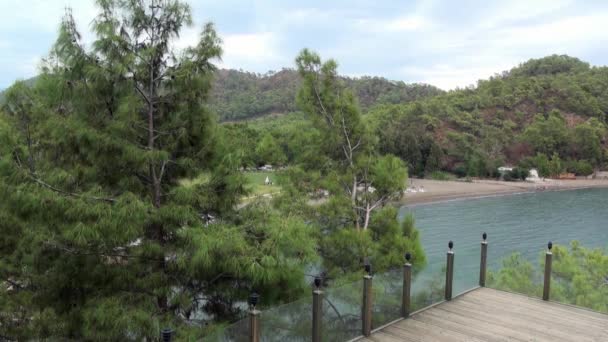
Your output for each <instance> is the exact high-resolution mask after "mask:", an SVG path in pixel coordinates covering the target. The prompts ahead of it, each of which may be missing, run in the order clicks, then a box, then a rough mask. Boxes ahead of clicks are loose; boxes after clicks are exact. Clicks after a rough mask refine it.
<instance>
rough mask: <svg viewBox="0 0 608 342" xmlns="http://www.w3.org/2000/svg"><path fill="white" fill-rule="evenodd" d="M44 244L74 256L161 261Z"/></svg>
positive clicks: (55, 244) (47, 242) (50, 243)
mask: <svg viewBox="0 0 608 342" xmlns="http://www.w3.org/2000/svg"><path fill="white" fill-rule="evenodd" d="M44 244H45V245H47V246H49V247H51V248H54V249H58V250H62V251H64V252H68V253H70V254H74V255H95V256H101V257H108V258H125V259H142V260H150V261H159V260H162V259H160V258H150V257H145V256H139V255H129V254H122V253H107V252H103V251H99V252H83V251H79V250H75V249H72V248H69V247H66V246H61V245H59V244H57V243H53V242H51V241H45V242H44Z"/></svg>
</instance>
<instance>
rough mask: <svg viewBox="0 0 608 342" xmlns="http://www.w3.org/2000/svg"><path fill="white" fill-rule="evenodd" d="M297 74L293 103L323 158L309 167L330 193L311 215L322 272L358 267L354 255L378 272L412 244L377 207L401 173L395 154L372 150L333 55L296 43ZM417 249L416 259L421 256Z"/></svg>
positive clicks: (392, 215) (396, 194) (395, 193)
mask: <svg viewBox="0 0 608 342" xmlns="http://www.w3.org/2000/svg"><path fill="white" fill-rule="evenodd" d="M296 64H297V67H298V71H299V73H300V75H301V77H302V79H303V81H302V86H301V87H300V90H299V92H298V97H297V100H298V105H299V106H300V108H301V109H302V110H303V111H304V112H305V113H306V114H307V115H308V117H309V118H310V120H311V122H312V124H313V126H314V127H315V129H317V130H318V131H319V133H320V134H319V135H320V137H321V140H322V141H321V142H320V143H319V150H318V154H319V155H320V156H323V157H322V160H323V163H319V164H318V165H315V166H312V170H309V171H311V173H315V172H318V173H319V174H320V175H321V177H320V178H321V179H322V184H320V185H321V186H322V187H324V188H326V189H329V192H330V193H331V194H332V195H331V196H330V198H329V199H328V200H327V201H326V203H324V204H323V206H322V207H321V208H320V209H319V210H318V213H316V214H315V219H317V220H318V222H319V225H320V227H321V229H322V231H323V233H324V234H323V235H322V238H321V254H322V255H323V257H324V261H325V265H326V266H327V267H328V268H329V269H330V271H335V270H340V271H342V272H346V273H348V272H350V271H354V270H357V269H361V266H362V262H361V261H362V260H363V259H364V258H366V257H371V258H373V259H374V262H375V264H376V265H377V266H378V268H377V270H378V271H381V270H382V269H386V268H388V267H390V266H393V265H398V264H401V263H402V262H403V260H402V259H403V258H402V256H403V253H405V252H406V249H409V248H412V249H414V246H417V247H415V249H416V251H421V248H419V244H420V241H419V240H418V239H417V238H413V239H411V240H410V238H409V237H407V236H405V235H404V234H403V229H402V227H400V226H399V224H398V222H397V211H396V210H391V209H390V208H387V207H385V206H386V204H387V203H389V202H390V201H392V200H395V199H398V198H400V197H401V191H402V190H403V188H404V187H405V184H406V180H407V169H406V167H405V164H404V163H403V161H402V160H401V159H399V158H397V157H395V156H392V155H389V154H387V155H384V156H379V155H378V154H377V153H376V148H375V141H374V139H373V137H372V135H371V134H370V130H369V128H368V127H367V126H366V124H365V122H364V121H363V119H362V117H361V112H360V109H359V106H358V103H357V100H356V98H355V97H354V95H353V94H352V92H350V91H349V90H348V89H347V88H346V86H345V85H344V83H343V82H342V81H341V80H340V79H339V78H338V76H337V75H338V73H337V63H336V62H335V61H334V60H328V61H325V62H322V61H321V58H320V56H319V55H317V54H316V53H314V52H312V51H310V50H308V49H304V50H302V52H301V53H300V54H299V55H298V57H297V58H296ZM424 260H425V258H424V255H417V258H416V261H417V262H424Z"/></svg>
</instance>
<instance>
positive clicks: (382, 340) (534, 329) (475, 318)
mask: <svg viewBox="0 0 608 342" xmlns="http://www.w3.org/2000/svg"><path fill="white" fill-rule="evenodd" d="M360 341H366V342H369V341H375V342H399V341H406V342H411V341H437V342H445V341H576V342H584V341H602V342H607V341H608V315H604V314H600V313H596V312H592V311H588V310H584V309H579V308H575V307H572V306H568V305H562V304H558V303H554V302H544V301H542V300H540V299H534V298H528V297H525V296H522V295H517V294H511V293H507V292H503V291H497V290H492V289H488V288H479V289H476V290H474V291H471V292H469V293H467V294H465V295H462V296H460V297H457V298H455V299H453V300H452V301H450V302H445V303H442V304H439V305H437V306H435V307H432V308H430V309H428V310H424V311H422V312H419V313H417V314H415V315H413V316H412V317H410V318H408V319H406V320H402V321H399V322H397V323H394V324H392V325H390V326H387V327H385V328H383V329H381V330H380V331H378V332H376V333H374V334H372V336H370V337H369V338H367V339H365V338H364V339H361V340H360Z"/></svg>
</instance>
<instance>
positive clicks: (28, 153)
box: [0, 0, 314, 340]
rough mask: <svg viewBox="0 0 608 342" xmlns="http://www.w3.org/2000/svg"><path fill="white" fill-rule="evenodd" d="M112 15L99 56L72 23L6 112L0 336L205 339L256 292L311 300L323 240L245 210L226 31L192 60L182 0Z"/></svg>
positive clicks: (126, 2)
mask: <svg viewBox="0 0 608 342" xmlns="http://www.w3.org/2000/svg"><path fill="white" fill-rule="evenodd" d="M97 4H98V7H99V15H98V16H97V17H96V19H95V21H94V23H93V29H94V32H95V34H96V40H95V41H94V42H93V43H92V45H91V46H90V48H87V47H85V45H84V43H82V39H81V35H80V33H79V32H78V30H77V28H76V25H75V24H74V19H73V16H72V14H71V12H70V11H68V12H67V13H66V15H65V17H64V19H63V21H62V23H61V29H60V33H59V37H58V39H57V42H56V43H55V45H54V47H53V49H52V51H51V53H50V55H49V56H48V58H46V59H45V61H44V67H43V70H42V71H43V75H42V76H41V77H40V80H39V81H38V83H37V84H36V86H35V88H34V89H33V90H30V89H27V87H24V86H22V85H20V84H17V85H15V86H14V87H13V88H12V89H11V90H10V91H9V94H8V96H7V104H6V106H4V108H3V111H4V114H2V115H0V196H2V197H3V201H2V202H1V203H0V229H1V231H2V232H3V234H2V237H1V238H0V253H1V254H0V280H1V281H2V282H0V284H2V285H1V287H0V327H2V329H1V330H2V331H3V334H5V336H2V337H0V339H1V338H7V339H8V338H12V339H19V340H27V339H39V338H40V339H47V338H51V339H64V338H68V339H76V340H142V339H148V340H150V339H156V338H157V337H158V334H159V331H160V329H161V328H162V327H164V326H165V325H168V326H173V327H178V329H177V330H178V335H179V336H181V337H183V338H186V337H194V336H197V335H200V334H202V333H203V329H202V328H200V327H198V326H197V323H199V322H200V316H201V313H202V312H203V311H206V312H208V313H210V314H211V315H212V316H214V317H218V318H220V319H225V318H230V317H232V316H233V315H234V314H235V313H237V312H238V308H237V307H236V305H237V304H238V302H239V300H242V299H244V298H246V296H247V294H248V292H249V291H252V290H257V291H260V292H262V293H263V294H265V298H269V299H272V298H275V299H276V298H278V299H281V298H284V297H282V296H285V295H286V294H288V295H291V296H293V295H295V294H297V291H298V290H299V289H301V288H302V284H303V282H302V280H303V276H302V269H303V267H302V266H303V265H305V264H308V263H309V262H310V260H311V258H312V256H313V255H314V248H313V245H312V239H311V237H310V228H309V227H307V226H305V225H304V224H303V223H302V222H301V220H299V219H297V218H292V217H282V216H281V215H278V214H277V213H276V212H274V211H273V210H272V209H270V208H268V207H267V206H263V205H262V206H252V207H251V208H248V209H247V210H243V211H239V212H236V211H235V209H234V208H235V207H236V204H237V203H238V201H239V199H240V197H241V194H243V192H244V190H243V189H244V186H243V185H244V181H243V177H242V175H241V174H240V173H238V172H237V170H238V167H239V165H240V164H241V160H240V159H239V157H238V156H237V155H234V154H231V153H230V151H227V150H226V148H225V147H224V146H222V144H221V140H222V139H218V136H217V134H216V132H218V130H217V129H216V122H215V119H214V115H213V114H212V113H210V112H209V111H208V110H207V108H206V106H205V103H206V101H207V96H208V93H209V90H210V87H211V82H212V75H213V72H214V71H215V66H214V64H213V62H214V61H216V60H218V59H219V58H220V56H221V51H222V50H221V47H220V43H221V41H220V38H219V37H218V35H217V34H216V32H215V29H214V27H213V25H212V24H206V25H205V26H204V28H203V30H202V32H201V34H200V36H199V39H198V41H197V43H196V44H195V45H194V46H192V47H189V48H185V49H183V50H179V51H178V50H176V49H174V48H173V47H174V46H175V42H176V39H178V37H179V33H180V31H181V30H182V29H183V28H184V27H185V26H188V25H191V23H192V20H191V11H190V8H189V7H188V6H187V5H186V4H184V3H182V2H181V1H179V0H148V1H140V0H99V1H97ZM195 176H198V178H197V181H196V182H184V180H185V179H188V178H194V177H195ZM277 284H283V285H285V284H289V285H290V286H288V288H289V290H290V291H286V290H283V289H282V287H281V286H278V285H277ZM263 298H264V297H263Z"/></svg>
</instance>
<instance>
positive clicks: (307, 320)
mask: <svg viewBox="0 0 608 342" xmlns="http://www.w3.org/2000/svg"><path fill="white" fill-rule="evenodd" d="M488 245H489V244H488V240H487V235H486V233H483V235H482V241H481V253H480V259H479V282H478V284H479V286H480V287H484V286H486V273H487V268H488V266H487V258H488ZM551 248H552V244H551V242H549V244H548V250H547V252H546V256H545V270H544V279H543V282H544V286H543V295H542V298H543V299H544V300H549V295H550V281H551V258H552V253H551ZM411 258H412V255H411V254H410V253H405V263H404V265H403V267H401V268H400V269H394V270H391V271H389V272H386V273H382V274H378V275H374V274H373V272H372V265H371V264H370V263H369V262H366V264H365V275H364V276H363V278H362V279H361V280H360V281H356V282H353V283H350V284H346V285H343V286H340V287H337V288H323V287H322V283H323V281H322V279H321V278H318V277H317V278H315V280H314V286H313V289H312V291H311V292H312V293H311V297H306V298H303V299H300V300H298V301H296V302H293V303H289V304H285V305H282V306H278V307H274V308H270V309H268V310H264V311H260V310H259V309H258V307H257V304H258V300H259V299H258V297H257V295H252V296H251V297H250V298H249V310H248V317H247V318H245V319H242V320H240V321H238V322H236V323H234V324H232V325H230V326H228V327H225V328H224V329H221V330H218V331H216V332H215V333H214V334H212V335H211V336H208V337H206V338H205V339H204V340H205V341H218V342H219V341H222V342H223V341H234V342H260V341H264V342H266V341H313V342H319V341H350V340H355V339H358V338H360V337H362V336H364V337H366V336H370V334H371V333H372V332H373V331H376V330H379V329H381V328H382V327H384V326H386V325H388V324H390V323H392V322H395V321H397V320H400V319H405V318H407V317H408V316H409V315H410V314H412V313H413V312H414V311H417V310H420V309H423V308H425V307H428V306H432V305H436V304H438V303H440V302H442V301H450V300H452V298H453V297H454V296H453V289H454V271H455V269H454V264H455V260H457V258H456V253H455V250H454V244H453V242H452V241H450V242H449V243H448V251H447V253H446V262H445V265H444V266H442V267H441V269H439V268H438V267H437V266H436V265H431V267H430V269H429V267H427V268H425V269H424V270H422V269H416V267H414V266H412V264H411ZM457 265H458V264H457ZM457 268H458V267H457ZM442 273H444V274H445V281H444V282H441V281H440V280H439V279H441V274H442ZM438 280H439V281H438ZM476 287H477V286H470V288H467V289H465V292H467V291H469V290H471V289H473V288H476ZM461 292H462V291H461ZM163 340H164V341H170V340H171V335H170V334H169V335H167V334H166V333H165V334H163Z"/></svg>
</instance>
